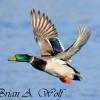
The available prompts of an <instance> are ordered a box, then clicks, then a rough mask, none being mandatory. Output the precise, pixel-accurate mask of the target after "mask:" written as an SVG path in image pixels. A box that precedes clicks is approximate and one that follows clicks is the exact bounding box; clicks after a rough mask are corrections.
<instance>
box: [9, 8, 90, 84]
mask: <svg viewBox="0 0 100 100" xmlns="http://www.w3.org/2000/svg"><path fill="white" fill-rule="evenodd" d="M30 14H31V22H32V29H33V33H34V38H35V40H36V42H37V43H38V44H39V47H40V51H41V56H40V57H35V56H31V55H28V54H16V55H15V56H14V57H12V58H9V59H8V61H18V62H28V63H30V64H31V65H32V66H33V67H34V68H36V69H38V70H40V71H43V72H46V73H48V74H50V75H52V76H55V77H57V78H58V79H59V80H60V81H61V82H63V83H66V84H70V83H71V81H72V80H81V79H82V76H81V75H80V73H79V72H78V71H77V70H76V69H75V68H73V67H72V66H71V65H70V64H69V60H70V59H71V57H72V56H73V55H74V54H76V53H77V52H78V51H79V50H80V49H81V48H82V47H83V46H84V45H85V44H86V43H87V40H88V39H89V37H90V32H89V31H88V30H87V29H86V28H85V27H81V28H80V29H79V35H78V37H77V39H76V41H75V42H74V43H73V44H72V45H71V46H70V47H69V48H68V49H65V50H64V47H63V46H62V44H61V42H60V40H59V37H58V32H57V31H56V28H55V26H54V24H52V22H51V20H50V19H49V18H48V16H46V15H45V14H44V13H40V11H35V10H34V9H33V10H32V11H31V13H30Z"/></svg>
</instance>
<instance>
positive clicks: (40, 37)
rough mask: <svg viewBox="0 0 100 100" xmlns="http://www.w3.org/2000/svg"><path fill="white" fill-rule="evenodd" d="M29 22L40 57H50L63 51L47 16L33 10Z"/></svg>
mask: <svg viewBox="0 0 100 100" xmlns="http://www.w3.org/2000/svg"><path fill="white" fill-rule="evenodd" d="M31 21H32V28H33V32H34V38H35V40H36V42H37V43H38V44H39V47H40V50H41V56H52V55H55V54H57V53H59V52H62V51H63V48H62V46H61V43H60V42H59V39H58V33H57V31H56V28H55V27H54V24H52V22H51V20H50V19H49V18H48V16H45V14H44V13H43V14H41V13H40V11H38V12H36V11H35V10H34V9H33V10H32V11H31Z"/></svg>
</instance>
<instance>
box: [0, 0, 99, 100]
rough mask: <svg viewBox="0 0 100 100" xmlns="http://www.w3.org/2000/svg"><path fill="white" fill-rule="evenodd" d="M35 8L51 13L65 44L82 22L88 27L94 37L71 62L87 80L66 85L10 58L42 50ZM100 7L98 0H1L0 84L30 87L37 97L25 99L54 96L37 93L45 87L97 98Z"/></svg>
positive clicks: (74, 97) (71, 96)
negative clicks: (37, 40) (34, 25)
mask: <svg viewBox="0 0 100 100" xmlns="http://www.w3.org/2000/svg"><path fill="white" fill-rule="evenodd" d="M33 8H34V9H36V10H40V11H41V12H45V13H46V15H48V16H49V18H50V19H51V20H52V22H53V23H54V24H55V26H56V28H57V31H58V32H59V37H60V39H61V41H62V42H63V44H64V47H65V48H67V47H69V46H70V45H71V44H72V43H73V42H74V40H75V39H76V37H77V35H78V33H77V29H78V27H79V26H81V25H86V26H88V27H89V30H90V31H91V37H90V39H89V41H88V43H87V44H86V45H85V46H84V47H83V48H82V50H81V51H80V52H79V53H77V54H76V55H75V56H74V57H73V58H72V60H73V61H72V62H71V65H72V66H74V67H75V68H76V69H77V70H78V71H79V72H80V73H81V74H82V75H83V76H84V77H85V78H84V80H82V81H81V82H76V81H73V82H72V84H71V85H70V86H67V85H65V84H62V83H61V82H60V81H59V80H58V79H57V78H55V77H52V76H50V75H48V74H45V73H43V72H40V71H38V70H36V69H34V68H32V66H31V65H29V64H27V63H15V62H8V61H7V59H8V58H9V57H12V56H13V55H14V54H17V53H27V54H30V55H39V54H40V51H39V47H38V45H37V44H36V43H35V41H34V39H33V32H32V27H31V23H30V10H31V9H33ZM99 10H100V1H99V0H70V1H68V0H0V88H5V89H6V91H9V90H10V89H11V90H13V91H16V90H18V91H21V92H23V91H25V90H27V89H28V88H31V90H32V91H33V94H34V97H33V98H28V99H27V98H26V100H43V99H45V100H48V99H50V100H51V98H40V97H38V95H37V91H38V90H39V89H41V88H44V87H45V88H47V89H52V88H54V87H55V88H56V89H60V88H65V89H67V93H66V95H65V96H64V97H63V98H61V100H66V99H68V100H84V99H85V100H97V99H98V98H99V97H100V88H99V87H100V77H99V75H100V61H99V57H100V50H99V49H100V20H99V19H100V14H99ZM0 99H2V100H3V99H4V100H7V99H8V100H9V98H6V99H5V98H0ZM14 99H15V100H19V98H14ZM21 99H22V98H20V100H21ZM53 99H55V98H53Z"/></svg>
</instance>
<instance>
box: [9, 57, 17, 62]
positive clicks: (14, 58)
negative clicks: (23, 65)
mask: <svg viewBox="0 0 100 100" xmlns="http://www.w3.org/2000/svg"><path fill="white" fill-rule="evenodd" d="M8 61H16V57H12V58H9V59H8Z"/></svg>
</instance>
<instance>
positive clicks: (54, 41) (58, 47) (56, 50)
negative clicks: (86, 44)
mask: <svg viewBox="0 0 100 100" xmlns="http://www.w3.org/2000/svg"><path fill="white" fill-rule="evenodd" d="M50 43H51V45H52V48H53V50H54V53H55V54H58V53H60V52H62V51H63V48H62V46H61V43H60V41H59V39H58V38H54V39H51V40H50Z"/></svg>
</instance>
